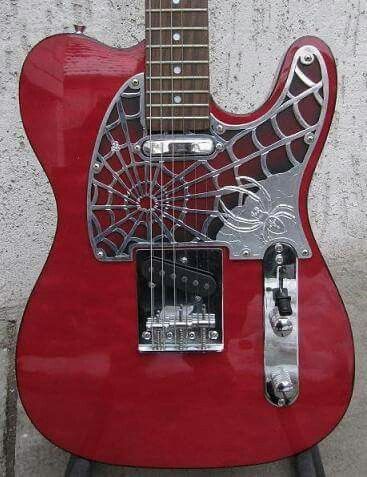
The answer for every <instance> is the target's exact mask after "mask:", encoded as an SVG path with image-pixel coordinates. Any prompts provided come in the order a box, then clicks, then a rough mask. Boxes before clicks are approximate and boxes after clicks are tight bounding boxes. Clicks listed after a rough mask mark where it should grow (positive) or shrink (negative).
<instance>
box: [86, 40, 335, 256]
mask: <svg viewBox="0 0 367 477" xmlns="http://www.w3.org/2000/svg"><path fill="white" fill-rule="evenodd" d="M304 51H305V47H303V48H301V49H300V50H298V52H297V53H296V55H295V57H294V61H293V64H292V67H291V69H290V72H289V77H288V80H287V82H286V85H285V87H284V90H283V92H282V93H281V95H280V97H279V99H278V101H277V102H276V103H275V104H274V106H273V107H272V108H271V109H270V110H269V111H268V112H267V113H265V114H264V116H262V117H260V118H259V119H257V120H256V121H254V122H252V123H248V124H245V125H243V126H237V127H236V128H234V127H227V126H225V127H226V128H227V129H226V132H225V133H224V134H223V135H222V138H221V139H222V140H224V141H225V149H224V151H218V153H216V154H215V155H214V157H211V158H210V159H202V158H200V159H192V158H190V160H189V159H188V158H187V159H186V160H185V161H182V162H178V161H176V162H175V163H174V164H173V161H172V160H171V159H169V158H167V159H164V160H162V161H154V162H152V163H150V162H149V158H146V157H144V155H143V154H142V153H141V151H140V150H137V149H136V148H134V145H135V144H136V143H137V142H138V141H139V140H141V138H142V137H143V136H144V134H145V132H144V129H143V126H142V124H144V120H143V116H144V103H143V98H144V91H143V88H140V89H132V87H131V86H129V85H126V86H124V87H123V88H122V89H121V90H120V92H119V94H118V95H117V97H116V98H115V99H114V101H113V102H112V104H111V107H110V109H109V111H108V113H107V114H106V117H105V120H104V121H103V123H102V125H101V130H100V134H99V137H98V138H97V142H96V147H95V151H94V155H93V158H92V163H91V171H90V178H89V197H88V222H89V234H90V239H91V243H92V247H93V250H94V252H95V254H96V256H97V257H98V258H100V259H106V260H126V259H131V258H132V250H133V248H134V246H135V245H138V244H139V245H144V244H150V239H151V237H153V239H152V240H153V245H154V244H161V243H162V242H164V243H166V244H172V243H173V241H174V240H175V242H176V243H177V242H178V243H181V244H184V243H185V244H187V243H203V242H212V243H213V242H220V243H222V244H223V243H225V244H226V245H227V246H228V248H229V249H231V248H233V250H232V251H234V250H235V249H236V250H237V249H238V246H239V245H238V244H239V242H241V241H242V242H243V241H245V242H246V241H249V242H251V241H252V242H254V241H255V239H256V242H259V243H260V242H261V243H263V244H264V243H268V242H269V241H271V240H273V239H274V237H276V236H278V235H284V234H287V233H289V234H291V233H293V234H295V232H292V231H293V230H296V229H297V227H298V228H300V227H301V225H300V223H299V217H298V211H297V210H296V209H297V204H298V202H297V200H298V189H297V190H294V187H296V188H297V187H299V184H300V179H301V177H302V173H303V170H304V168H305V165H306V163H307V161H308V159H309V157H310V154H311V153H312V150H313V148H314V146H315V143H316V141H317V138H318V134H319V132H320V129H321V127H322V124H323V119H324V112H325V109H326V106H327V98H325V97H324V92H325V86H327V73H326V69H325V65H324V63H323V59H322V56H321V55H320V53H319V52H318V51H317V50H316V49H313V53H312V55H313V56H314V61H313V62H312V64H304V63H303V62H302V55H303V54H304ZM130 84H131V83H130ZM140 84H143V81H142V80H141V81H140ZM211 134H212V135H213V137H215V136H216V133H215V132H214V129H213V130H212V131H211ZM150 177H151V178H152V181H151V182H150ZM289 184H292V187H293V189H292V190H291V189H290V186H289ZM287 187H288V188H289V190H288V191H286V192H284V190H283V189H287ZM236 253H237V252H236ZM234 255H236V254H234Z"/></svg>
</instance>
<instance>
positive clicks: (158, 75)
mask: <svg viewBox="0 0 367 477" xmlns="http://www.w3.org/2000/svg"><path fill="white" fill-rule="evenodd" d="M145 4H146V49H147V51H146V69H145V71H146V76H145V78H146V79H145V88H146V119H147V127H148V129H149V130H150V131H151V132H162V133H163V132H173V131H176V132H188V131H191V132H195V131H203V130H206V129H208V128H209V32H208V24H209V22H208V0H146V2H145Z"/></svg>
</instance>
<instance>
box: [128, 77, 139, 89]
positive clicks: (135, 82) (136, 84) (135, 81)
mask: <svg viewBox="0 0 367 477" xmlns="http://www.w3.org/2000/svg"><path fill="white" fill-rule="evenodd" d="M139 85H140V80H138V78H134V79H133V80H132V81H131V82H130V86H131V88H135V89H136V88H139Z"/></svg>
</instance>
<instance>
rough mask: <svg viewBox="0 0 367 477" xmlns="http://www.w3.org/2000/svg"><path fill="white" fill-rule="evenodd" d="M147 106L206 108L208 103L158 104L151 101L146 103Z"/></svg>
mask: <svg viewBox="0 0 367 477" xmlns="http://www.w3.org/2000/svg"><path fill="white" fill-rule="evenodd" d="M147 106H151V107H152V108H159V107H161V106H163V107H166V106H167V108H185V107H188V108H208V107H209V105H208V104H206V103H205V104H196V103H192V104H190V103H178V104H176V103H174V104H167V103H162V104H158V103H154V104H153V103H152V104H147Z"/></svg>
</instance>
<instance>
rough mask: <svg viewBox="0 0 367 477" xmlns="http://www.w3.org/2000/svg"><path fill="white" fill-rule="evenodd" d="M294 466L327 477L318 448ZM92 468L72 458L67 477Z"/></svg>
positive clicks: (87, 474) (305, 476)
mask: <svg viewBox="0 0 367 477" xmlns="http://www.w3.org/2000/svg"><path fill="white" fill-rule="evenodd" d="M294 464H295V470H296V476H297V477H325V471H324V467H323V465H322V460H321V456H320V451H319V448H318V446H315V447H312V448H311V449H309V450H307V451H305V452H302V453H301V454H298V455H296V456H295V457H294ZM92 467H93V462H92V461H90V460H86V459H82V458H80V457H75V456H71V457H70V460H69V463H68V466H67V468H66V471H65V477H92V470H93V469H92Z"/></svg>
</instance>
